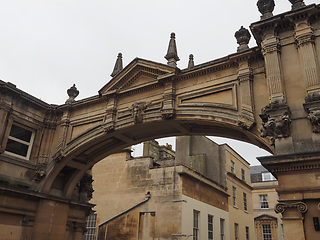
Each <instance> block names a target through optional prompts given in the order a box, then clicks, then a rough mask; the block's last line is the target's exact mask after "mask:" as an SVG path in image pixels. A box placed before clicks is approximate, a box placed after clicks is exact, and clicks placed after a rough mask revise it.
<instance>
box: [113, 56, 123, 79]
mask: <svg viewBox="0 0 320 240" xmlns="http://www.w3.org/2000/svg"><path fill="white" fill-rule="evenodd" d="M122 69H123V64H122V53H119V54H118V57H117V61H116V64H115V65H114V69H113V72H112V73H111V75H110V76H111V77H114V76H116V75H117V74H118V73H119V72H121V71H122Z"/></svg>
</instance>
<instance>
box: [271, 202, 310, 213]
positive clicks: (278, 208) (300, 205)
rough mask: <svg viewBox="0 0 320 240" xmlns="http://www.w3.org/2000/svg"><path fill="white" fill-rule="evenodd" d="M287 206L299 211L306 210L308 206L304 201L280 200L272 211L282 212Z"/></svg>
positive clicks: (304, 211) (303, 211)
mask: <svg viewBox="0 0 320 240" xmlns="http://www.w3.org/2000/svg"><path fill="white" fill-rule="evenodd" d="M288 208H296V209H297V210H298V211H299V212H300V213H306V212H307V211H308V206H307V204H305V203H304V202H295V203H292V202H281V203H278V204H277V205H276V207H275V209H274V211H275V212H276V213H284V212H285V211H286V209H288Z"/></svg>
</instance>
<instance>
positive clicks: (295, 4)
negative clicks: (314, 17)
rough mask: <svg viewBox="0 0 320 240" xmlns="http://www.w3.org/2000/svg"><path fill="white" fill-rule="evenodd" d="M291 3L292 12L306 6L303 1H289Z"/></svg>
mask: <svg viewBox="0 0 320 240" xmlns="http://www.w3.org/2000/svg"><path fill="white" fill-rule="evenodd" d="M289 2H291V4H292V7H291V10H296V9H299V8H303V7H305V6H306V4H305V3H304V1H303V0H289Z"/></svg>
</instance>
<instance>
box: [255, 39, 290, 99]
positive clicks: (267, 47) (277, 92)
mask: <svg viewBox="0 0 320 240" xmlns="http://www.w3.org/2000/svg"><path fill="white" fill-rule="evenodd" d="M261 47H262V53H263V56H264V59H265V68H266V75H267V84H268V91H269V101H270V102H274V101H282V100H283V99H284V98H285V93H284V83H283V77H282V71H281V63H280V41H279V39H278V38H277V37H276V36H269V37H267V38H265V39H264V40H263V41H262V43H261Z"/></svg>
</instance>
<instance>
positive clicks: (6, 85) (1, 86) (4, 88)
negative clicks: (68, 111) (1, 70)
mask: <svg viewBox="0 0 320 240" xmlns="http://www.w3.org/2000/svg"><path fill="white" fill-rule="evenodd" d="M0 91H1V92H5V93H9V94H13V95H14V96H16V97H20V98H22V99H23V100H25V102H26V103H29V104H31V105H33V106H35V107H37V108H45V109H48V108H54V107H55V106H54V105H50V104H48V103H46V102H43V101H42V100H40V99H38V98H36V97H33V96H31V95H30V94H28V93H26V92H24V91H22V90H20V89H18V88H17V87H16V85H14V84H12V83H10V82H4V81H2V80H0Z"/></svg>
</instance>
